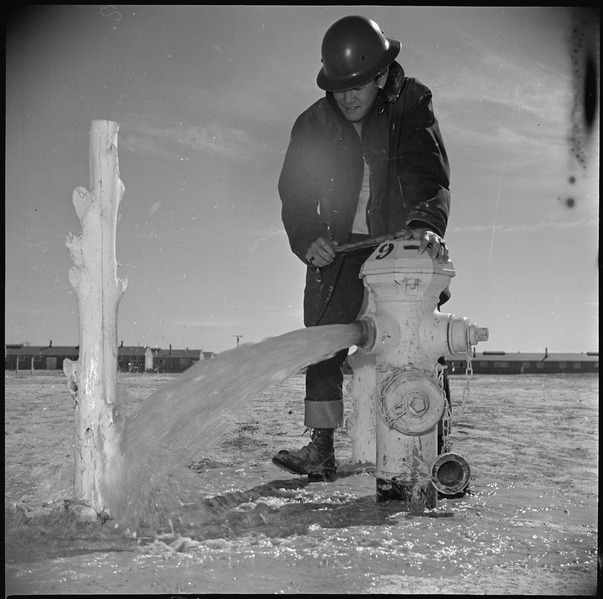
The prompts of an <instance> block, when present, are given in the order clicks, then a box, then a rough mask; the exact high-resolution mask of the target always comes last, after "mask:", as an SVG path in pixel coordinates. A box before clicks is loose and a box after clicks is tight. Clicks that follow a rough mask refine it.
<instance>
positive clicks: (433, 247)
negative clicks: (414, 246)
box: [396, 229, 448, 262]
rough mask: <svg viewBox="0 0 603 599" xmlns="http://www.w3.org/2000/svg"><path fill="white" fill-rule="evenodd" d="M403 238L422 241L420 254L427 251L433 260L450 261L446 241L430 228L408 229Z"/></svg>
mask: <svg viewBox="0 0 603 599" xmlns="http://www.w3.org/2000/svg"><path fill="white" fill-rule="evenodd" d="M396 235H397V234H396ZM401 238H402V239H417V240H418V241H420V245H419V254H422V253H424V252H425V251H427V253H428V254H429V256H431V258H432V259H433V260H437V261H438V262H447V261H448V248H447V247H446V242H445V241H444V240H443V239H442V238H441V237H440V236H439V235H438V234H437V233H434V232H433V231H430V230H429V229H406V235H404V236H401Z"/></svg>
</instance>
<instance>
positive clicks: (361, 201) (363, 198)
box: [352, 160, 371, 235]
mask: <svg viewBox="0 0 603 599" xmlns="http://www.w3.org/2000/svg"><path fill="white" fill-rule="evenodd" d="M370 195H371V185H370V174H369V167H368V164H367V163H366V160H365V161H364V175H363V176H362V187H361V189H360V196H359V198H358V207H357V208H356V215H355V216H354V224H353V225H352V233H359V234H361V235H368V234H369V230H368V225H367V223H366V205H367V204H368V201H369V197H370Z"/></svg>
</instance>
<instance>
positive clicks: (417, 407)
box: [407, 393, 429, 416]
mask: <svg viewBox="0 0 603 599" xmlns="http://www.w3.org/2000/svg"><path fill="white" fill-rule="evenodd" d="M407 405H408V411H409V412H410V414H411V416H423V414H425V412H427V410H428V409H429V398H428V397H426V396H425V395H424V394H423V393H413V394H412V395H411V396H410V397H409V399H408V402H407Z"/></svg>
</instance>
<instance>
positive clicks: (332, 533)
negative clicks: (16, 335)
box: [5, 373, 599, 595]
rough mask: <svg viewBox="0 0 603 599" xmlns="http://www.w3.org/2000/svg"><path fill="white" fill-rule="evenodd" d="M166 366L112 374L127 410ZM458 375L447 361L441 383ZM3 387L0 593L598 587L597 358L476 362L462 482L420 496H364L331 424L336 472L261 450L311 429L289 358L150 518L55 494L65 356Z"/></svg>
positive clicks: (295, 442)
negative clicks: (328, 479) (423, 508)
mask: <svg viewBox="0 0 603 599" xmlns="http://www.w3.org/2000/svg"><path fill="white" fill-rule="evenodd" d="M173 378H174V377H173V375H145V374H139V375H128V374H121V375H120V377H119V384H120V392H121V394H122V395H123V396H124V397H125V398H126V408H127V410H128V411H129V413H133V412H135V411H136V409H137V408H138V406H139V405H141V403H142V402H143V401H144V399H145V398H147V397H149V395H150V394H151V393H153V391H155V389H157V388H158V387H160V386H161V385H163V384H166V383H168V382H170V381H171V380H173ZM464 384H465V380H464V377H462V376H454V377H452V393H453V398H457V399H460V397H461V394H462V388H463V387H464ZM5 391H6V400H5V449H6V453H5V506H6V507H5V517H6V532H5V547H6V552H5V563H6V565H5V576H6V583H5V585H6V593H7V594H11V593H22V594H87V593H97V594H109V593H111V594H136V593H191V594H194V593H197V594H206V593H296V594H297V593H320V594H332V593H343V594H352V593H354V594H355V593H378V594H389V593H392V594H394V593H396V594H421V593H423V594H427V593H429V594H431V593H441V594H461V593H462V594H479V595H482V594H535V595H538V594H546V595H568V594H572V595H595V594H596V590H597V587H596V585H597V564H598V553H597V552H598V534H597V533H598V520H597V513H598V511H597V505H598V430H599V428H598V378H597V377H596V376H584V375H567V376H564V375H533V376H532V375H519V376H501V377H498V376H481V377H474V378H473V380H472V382H471V395H470V397H469V399H468V401H467V403H466V406H465V411H464V412H463V413H461V411H460V409H459V407H458V405H457V406H455V412H454V414H453V433H452V444H453V449H454V451H456V452H458V453H460V454H462V455H463V456H464V457H465V458H466V459H467V461H468V462H469V464H470V466H471V469H472V482H471V490H470V494H468V495H467V496H466V497H464V498H462V499H453V500H443V501H440V504H439V507H438V508H437V509H435V510H431V511H428V512H425V513H422V514H413V513H406V512H403V511H400V509H399V508H400V506H399V505H397V504H396V502H391V503H385V504H376V503H375V499H374V497H375V481H374V478H373V477H372V475H371V474H370V471H369V470H368V469H365V470H363V469H361V468H356V467H353V466H351V465H349V464H348V465H347V466H346V463H347V462H349V460H350V457H351V448H350V441H349V439H348V438H347V436H346V434H345V431H344V430H343V429H342V430H340V431H338V432H337V435H336V451H337V457H338V459H339V461H340V463H341V464H342V476H341V477H340V478H338V480H336V481H335V482H333V483H310V484H308V482H307V480H306V479H305V478H302V477H297V476H294V475H289V474H287V473H285V472H283V471H281V470H278V469H277V468H276V467H274V466H273V465H272V463H271V462H270V459H271V457H272V455H273V454H274V453H275V452H276V451H278V450H279V449H283V448H287V447H289V448H292V447H299V446H301V445H303V444H305V443H307V441H308V436H307V435H306V436H302V433H303V426H302V420H303V402H302V401H301V398H302V397H303V377H301V376H298V375H297V376H293V377H291V378H290V379H288V380H286V381H285V382H283V383H280V384H277V385H275V386H272V387H270V388H269V389H266V390H265V391H263V392H261V393H259V394H258V395H257V396H256V397H254V398H253V399H252V400H251V401H249V405H247V406H245V408H244V409H240V410H238V411H237V412H236V413H233V414H231V416H230V418H231V420H230V423H229V426H228V427H227V430H226V431H225V433H224V434H223V438H222V440H221V441H220V443H219V444H218V445H216V446H215V447H213V448H212V449H211V451H210V452H208V453H207V454H206V455H204V456H203V457H202V458H200V459H199V460H197V461H196V462H195V464H194V466H195V468H194V470H191V469H187V468H185V467H183V468H182V471H183V472H182V473H175V476H174V479H173V481H174V482H173V487H170V486H169V484H168V488H166V489H164V492H167V493H170V494H171V495H172V496H173V498H174V502H173V504H172V507H171V509H170V511H169V512H166V513H165V514H164V516H165V518H164V520H165V522H164V524H163V525H162V526H161V527H158V526H148V527H146V528H145V526H144V525H139V526H132V527H127V526H125V525H119V526H117V527H115V523H114V522H112V521H107V522H105V523H102V524H101V522H100V521H97V522H94V523H88V524H85V523H81V522H78V521H77V519H76V518H75V517H74V511H73V509H71V510H66V509H64V506H65V500H69V499H70V497H71V489H70V485H71V484H72V480H71V477H72V462H73V457H72V444H73V441H72V438H73V409H72V405H71V400H70V397H69V394H68V392H67V390H66V387H65V379H64V376H63V375H62V373H34V374H33V375H32V374H30V373H19V374H15V373H6V377H5ZM457 403H458V401H457ZM350 408H351V406H350V405H349V402H348V403H346V409H347V410H348V411H349V409H350ZM189 477H190V478H189ZM186 481H190V485H187V484H186ZM71 507H73V505H71Z"/></svg>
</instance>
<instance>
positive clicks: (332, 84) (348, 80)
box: [316, 37, 400, 92]
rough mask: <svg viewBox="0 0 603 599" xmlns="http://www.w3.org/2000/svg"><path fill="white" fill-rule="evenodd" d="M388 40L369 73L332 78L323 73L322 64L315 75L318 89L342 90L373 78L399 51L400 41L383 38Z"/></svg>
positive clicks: (362, 83) (387, 65)
mask: <svg viewBox="0 0 603 599" xmlns="http://www.w3.org/2000/svg"><path fill="white" fill-rule="evenodd" d="M385 39H386V40H387V41H388V44H389V47H388V49H387V50H386V51H385V52H384V53H383V56H382V57H381V59H380V60H379V62H378V63H377V64H376V65H375V66H374V67H373V68H372V69H371V71H370V74H369V73H366V72H361V73H354V74H353V75H348V76H347V77H341V78H334V77H329V76H328V75H327V74H326V73H325V68H324V66H323V67H322V68H321V69H320V71H319V72H318V76H317V77H316V83H317V85H318V87H320V89H323V90H324V91H327V92H343V91H347V90H348V89H354V88H355V87H360V86H361V85H364V84H365V83H368V82H369V81H370V80H371V79H373V78H375V77H376V76H377V75H378V74H379V73H380V72H381V71H383V70H385V69H386V68H387V67H389V65H390V64H392V62H394V60H395V59H396V56H398V54H399V53H400V42H399V41H398V40H395V39H391V38H389V37H387V38H385Z"/></svg>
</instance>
